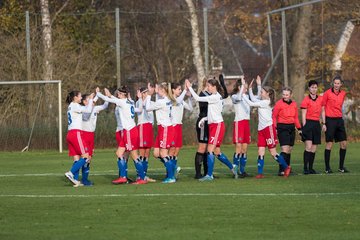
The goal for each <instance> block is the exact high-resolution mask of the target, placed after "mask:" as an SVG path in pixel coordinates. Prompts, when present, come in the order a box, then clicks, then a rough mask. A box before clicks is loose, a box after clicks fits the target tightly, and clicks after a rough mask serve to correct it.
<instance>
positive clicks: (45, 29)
mask: <svg viewBox="0 0 360 240" xmlns="http://www.w3.org/2000/svg"><path fill="white" fill-rule="evenodd" d="M40 4H41V23H42V41H43V47H44V49H43V50H44V61H43V62H44V66H43V74H42V79H43V80H52V76H53V65H52V41H51V21H50V12H49V1H48V0H40Z"/></svg>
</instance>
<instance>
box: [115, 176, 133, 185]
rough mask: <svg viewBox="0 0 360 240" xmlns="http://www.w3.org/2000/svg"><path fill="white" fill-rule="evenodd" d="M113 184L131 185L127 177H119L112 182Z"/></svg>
mask: <svg viewBox="0 0 360 240" xmlns="http://www.w3.org/2000/svg"><path fill="white" fill-rule="evenodd" d="M111 182H112V183H113V184H124V183H129V182H128V179H127V177H119V178H117V179H115V180H113V181H111Z"/></svg>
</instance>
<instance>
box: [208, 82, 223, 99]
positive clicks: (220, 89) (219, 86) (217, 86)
mask: <svg viewBox="0 0 360 240" xmlns="http://www.w3.org/2000/svg"><path fill="white" fill-rule="evenodd" d="M207 82H208V84H210V85H211V86H215V87H216V91H217V92H218V93H219V94H220V95H221V97H223V98H224V92H223V88H222V87H221V85H220V83H219V81H218V80H216V79H209V80H208V81H207Z"/></svg>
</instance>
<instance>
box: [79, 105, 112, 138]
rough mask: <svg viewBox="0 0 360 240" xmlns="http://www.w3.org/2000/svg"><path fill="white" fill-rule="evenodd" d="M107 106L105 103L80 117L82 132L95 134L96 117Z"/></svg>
mask: <svg viewBox="0 0 360 240" xmlns="http://www.w3.org/2000/svg"><path fill="white" fill-rule="evenodd" d="M90 101H91V100H90ZM108 106H109V103H108V102H105V103H104V104H103V105H99V106H94V107H93V110H92V111H91V113H83V116H82V120H83V123H82V127H83V130H84V131H87V132H95V129H96V121H97V116H98V114H99V112H101V111H102V110H104V109H106V108H107V107H108Z"/></svg>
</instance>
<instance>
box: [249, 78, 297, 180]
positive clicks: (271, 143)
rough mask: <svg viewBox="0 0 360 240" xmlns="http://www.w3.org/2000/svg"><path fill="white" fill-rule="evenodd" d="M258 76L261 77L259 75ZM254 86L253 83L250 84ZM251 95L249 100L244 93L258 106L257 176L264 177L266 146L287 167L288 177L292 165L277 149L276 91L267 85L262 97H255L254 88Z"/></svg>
mask: <svg viewBox="0 0 360 240" xmlns="http://www.w3.org/2000/svg"><path fill="white" fill-rule="evenodd" d="M258 78H260V77H259V76H258ZM250 86H252V83H251V84H250ZM249 95H250V98H251V99H252V101H251V100H249V99H248V98H247V96H246V95H245V94H243V100H244V101H245V102H246V103H247V104H248V105H249V106H250V107H257V108H258V117H259V124H258V160H257V166H258V175H257V176H256V178H258V179H260V178H264V174H263V169H264V157H265V148H266V147H267V148H268V149H269V152H270V154H271V155H272V156H273V158H274V159H275V160H276V161H277V162H278V163H279V164H280V165H281V166H282V167H283V168H284V169H285V171H284V177H288V176H289V174H290V171H291V167H290V166H288V165H287V163H286V162H285V160H284V158H283V157H282V156H281V155H279V154H278V153H277V151H276V144H277V139H276V129H275V126H274V125H273V121H272V108H273V106H274V103H275V91H274V89H272V88H271V87H268V86H265V87H263V88H262V89H261V94H260V99H257V98H255V97H254V94H253V93H252V89H251V88H250V89H249Z"/></svg>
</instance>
